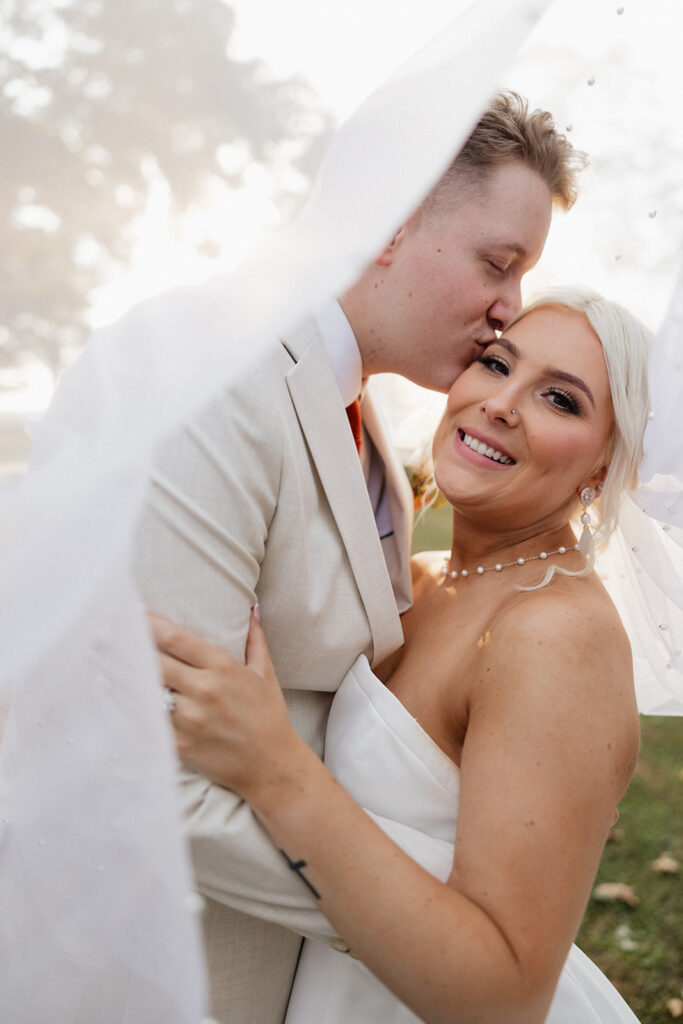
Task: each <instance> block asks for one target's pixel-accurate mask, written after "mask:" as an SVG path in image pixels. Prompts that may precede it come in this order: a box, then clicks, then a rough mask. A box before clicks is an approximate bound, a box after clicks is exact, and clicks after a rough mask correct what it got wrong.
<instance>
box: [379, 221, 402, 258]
mask: <svg viewBox="0 0 683 1024" xmlns="http://www.w3.org/2000/svg"><path fill="white" fill-rule="evenodd" d="M407 229H408V225H407V224H402V225H401V227H400V228H399V229H398V231H397V232H396V234H395V235H394V237H393V238H392V239H391V241H390V242H389V244H388V245H387V246H386V248H385V249H383V250H382V252H381V253H380V254H379V256H377V257H375V263H376V264H377V266H378V267H389V266H391V264H392V262H393V259H394V256H395V254H396V250H397V249H398V248H399V246H400V245H401V244H402V242H403V240H404V239H405V237H406V233H407Z"/></svg>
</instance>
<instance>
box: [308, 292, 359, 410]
mask: <svg viewBox="0 0 683 1024" xmlns="http://www.w3.org/2000/svg"><path fill="white" fill-rule="evenodd" d="M313 319H314V320H315V322H316V324H317V326H318V331H319V333H320V338H321V340H322V343H323V348H324V349H325V352H326V353H327V358H328V359H329V360H330V365H331V366H332V372H333V373H334V377H335V380H336V381H337V387H338V388H339V393H340V395H341V398H342V402H343V403H344V405H345V406H347V405H351V403H352V402H355V400H356V399H357V398H358V396H359V394H360V391H361V386H362V383H363V363H362V360H361V356H360V349H359V348H358V342H357V341H356V336H355V334H354V333H353V330H352V328H351V324H350V323H349V321H348V320H347V318H346V314H345V313H344V310H343V309H342V308H341V306H340V305H339V303H338V302H337V300H336V299H329V300H328V301H327V302H325V303H324V304H323V305H322V306H320V307H319V308H318V309H317V310H316V311H315V313H314V314H313Z"/></svg>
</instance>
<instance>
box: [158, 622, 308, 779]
mask: <svg viewBox="0 0 683 1024" xmlns="http://www.w3.org/2000/svg"><path fill="white" fill-rule="evenodd" d="M148 619H149V623H150V627H151V630H152V635H153V638H154V642H155V644H156V646H157V650H158V651H159V661H160V664H161V671H162V675H163V680H164V685H165V686H166V687H168V689H169V690H171V691H172V693H173V697H174V700H175V708H174V710H173V711H172V713H171V721H172V724H173V729H174V733H175V741H176V748H177V751H178V756H179V758H180V760H181V761H182V762H183V763H184V764H186V765H187V766H188V767H190V768H193V769H195V770H196V771H198V772H200V773H201V774H202V775H205V776H206V777H207V778H209V779H211V780H212V781H213V782H217V783H219V784H220V785H222V786H226V787H227V788H229V789H233V790H235V791H236V792H237V793H239V794H240V795H241V796H243V797H245V798H246V799H249V797H250V795H251V793H252V792H254V793H256V791H257V790H258V788H259V787H260V786H263V785H268V784H271V783H273V782H277V781H278V780H279V778H280V777H281V776H282V775H283V774H284V773H286V772H288V771H289V770H290V769H291V768H293V766H294V763H295V761H296V756H295V755H296V750H297V749H298V747H299V745H300V744H301V743H302V742H303V741H302V740H300V739H299V737H298V736H297V734H296V733H295V732H294V729H293V728H292V725H291V723H290V721H289V716H288V714H287V707H286V705H285V701H284V698H283V696H282V691H281V690H280V685H279V683H278V680H277V677H276V675H275V670H274V668H273V663H272V661H271V659H270V653H269V651H268V646H267V644H266V639H265V635H264V632H263V629H262V628H261V624H260V623H259V621H258V620H257V618H256V616H255V614H254V613H253V612H252V616H251V621H250V624H249V634H248V636H247V646H246V665H242V664H241V663H240V662H239V661H237V660H236V659H235V658H232V657H231V656H230V655H229V654H226V652H225V651H223V650H221V649H220V648H219V647H215V646H214V645H213V644H210V643H208V642H207V641H206V640H202V639H201V638H200V637H198V636H196V635H195V634H194V633H190V632H189V631H188V630H185V629H182V628H181V627H179V626H175V625H173V623H171V622H168V621H167V620H165V619H161V618H159V617H158V616H156V615H150V616H148Z"/></svg>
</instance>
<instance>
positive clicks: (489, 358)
mask: <svg viewBox="0 0 683 1024" xmlns="http://www.w3.org/2000/svg"><path fill="white" fill-rule="evenodd" d="M477 362H478V363H481V364H482V365H483V366H485V367H486V368H487V369H488V370H491V371H492V372H493V373H499V374H501V376H503V377H507V376H508V375H509V373H510V367H509V366H508V364H507V363H506V362H505V360H504V359H500V358H499V357H498V356H494V355H487V354H486V352H484V353H483V355H480V356H479V358H478V359H477Z"/></svg>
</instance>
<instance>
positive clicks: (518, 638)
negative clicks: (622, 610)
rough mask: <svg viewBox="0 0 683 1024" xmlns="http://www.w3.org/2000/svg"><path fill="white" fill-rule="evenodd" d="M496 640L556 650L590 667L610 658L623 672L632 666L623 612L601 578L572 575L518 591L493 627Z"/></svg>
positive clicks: (514, 645)
mask: <svg viewBox="0 0 683 1024" xmlns="http://www.w3.org/2000/svg"><path fill="white" fill-rule="evenodd" d="M491 639H492V641H493V642H494V643H495V645H496V646H497V645H498V644H500V645H501V646H502V647H503V648H505V649H507V650H508V652H509V651H510V649H511V648H512V649H514V650H526V649H528V648H529V645H531V649H533V650H536V651H547V652H548V656H549V657H552V656H553V655H552V654H551V653H550V652H551V651H554V652H555V653H557V654H559V653H560V652H562V653H564V654H565V655H566V656H569V655H570V654H572V655H573V656H572V657H571V658H570V659H569V660H570V661H571V662H572V663H573V662H574V661H575V660H576V659H577V658H580V659H582V660H583V661H584V662H586V659H588V663H589V664H593V663H594V662H595V655H596V654H598V653H600V654H602V655H604V654H605V653H606V652H608V654H609V659H610V660H611V662H612V664H614V665H615V667H616V668H617V670H618V671H622V670H623V669H624V667H628V668H629V670H630V666H631V645H630V643H629V640H628V636H627V635H626V631H625V629H624V627H623V625H622V622H621V618H620V617H619V613H618V612H617V610H616V608H615V607H614V605H613V603H612V601H611V599H610V597H609V595H608V594H607V592H606V590H605V589H604V587H603V586H602V584H601V583H600V581H599V580H598V579H597V577H595V576H593V577H586V578H581V577H578V578H577V577H567V578H562V579H559V580H554V581H552V583H551V584H550V585H549V586H546V587H543V588H541V589H540V590H533V591H525V592H519V593H518V594H517V595H516V596H515V598H514V599H513V600H511V601H510V602H508V604H507V605H506V606H505V607H504V608H502V609H501V610H500V612H499V614H498V615H497V616H496V619H495V621H494V622H493V623H492V629H491Z"/></svg>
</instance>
